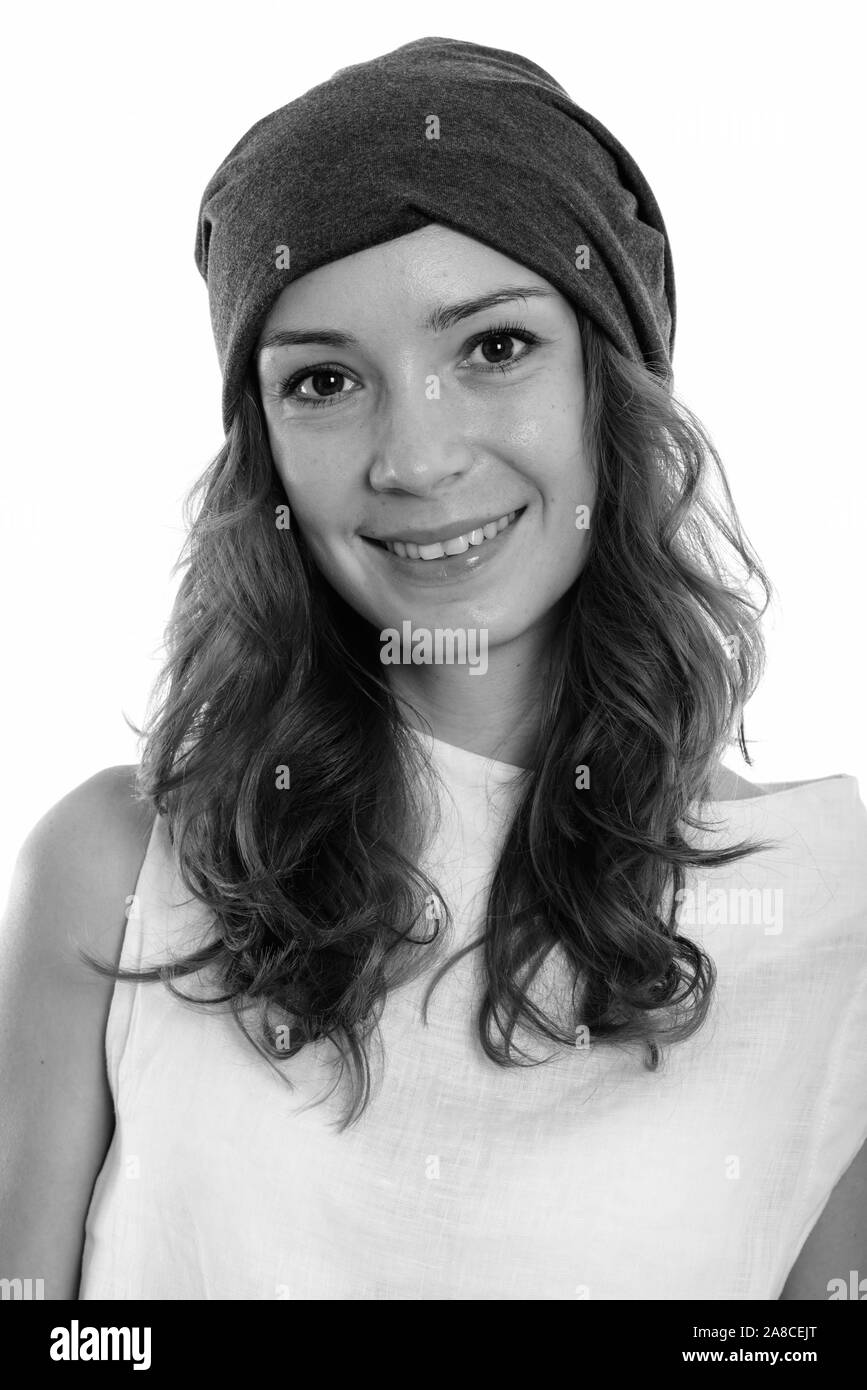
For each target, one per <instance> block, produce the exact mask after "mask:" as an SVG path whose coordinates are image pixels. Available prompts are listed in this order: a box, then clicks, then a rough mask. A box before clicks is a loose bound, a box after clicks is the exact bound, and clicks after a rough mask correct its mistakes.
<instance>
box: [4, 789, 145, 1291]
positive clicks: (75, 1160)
mask: <svg viewBox="0 0 867 1390" xmlns="http://www.w3.org/2000/svg"><path fill="white" fill-rule="evenodd" d="M134 774H135V768H134V767H111V768H106V769H104V770H103V771H102V772H98V773H97V774H96V775H95V776H94V777H91V778H89V779H88V781H86V782H83V783H82V784H81V785H80V786H79V787H76V788H75V789H74V790H73V791H71V792H69V794H68V795H67V796H65V797H63V799H62V800H61V801H59V802H58V803H57V804H56V805H55V806H54V807H52V809H51V810H50V811H48V813H47V814H46V815H45V816H43V818H42V819H41V820H40V821H39V822H38V824H37V825H36V826H35V827H34V828H33V830H32V831H31V832H30V834H29V835H28V837H27V839H26V840H25V842H24V844H23V846H22V847H21V850H20V852H19V855H18V859H17V861H16V865H15V871H14V874H13V879H12V886H11V890H10V895H9V902H8V905H7V908H6V912H5V913H4V916H3V919H2V922H0V1279H9V1280H11V1279H33V1280H36V1279H41V1280H43V1281H44V1296H45V1297H46V1298H50V1299H67V1298H76V1297H77V1296H78V1281H79V1272H80V1264H81V1255H82V1247H83V1243H84V1222H85V1217H86V1215H87V1209H88V1205H89V1203H90V1197H91V1193H92V1190H93V1185H94V1182H95V1180H96V1177H97V1174H98V1173H99V1169H100V1167H101V1165H102V1162H103V1159H104V1157H105V1153H106V1150H107V1148H108V1144H109V1142H110V1140H111V1135H112V1131H113V1126H114V1111H113V1107H112V1101H111V1094H110V1091H109V1088H108V1078H107V1074H106V1064H105V1027H106V1020H107V1017H108V1010H109V1005H110V1003H111V995H112V989H113V984H114V982H113V981H112V980H111V979H105V978H103V977H102V976H100V975H98V974H97V973H96V972H95V971H94V970H92V969H90V968H89V967H87V966H86V965H85V964H84V962H82V961H80V960H79V958H78V957H77V955H76V946H78V945H81V946H84V947H85V948H86V949H88V950H90V951H91V952H92V953H93V954H94V955H96V956H97V957H99V958H100V959H104V960H108V961H110V962H111V963H112V964H116V963H117V961H118V958H119V955H120V949H121V945H122V941H123V933H124V928H125V925H126V906H125V899H126V897H128V895H130V894H131V893H132V892H133V890H134V888H135V884H136V879H137V877H138V873H139V869H140V867H141V864H142V860H143V858H144V854H145V850H146V848H147V841H148V837H149V834H150V831H151V828H152V825H153V819H154V813H153V812H152V811H151V810H150V808H149V807H147V806H144V805H142V804H141V803H138V802H135V801H133V799H132V782H133V777H134ZM4 1287H5V1286H4Z"/></svg>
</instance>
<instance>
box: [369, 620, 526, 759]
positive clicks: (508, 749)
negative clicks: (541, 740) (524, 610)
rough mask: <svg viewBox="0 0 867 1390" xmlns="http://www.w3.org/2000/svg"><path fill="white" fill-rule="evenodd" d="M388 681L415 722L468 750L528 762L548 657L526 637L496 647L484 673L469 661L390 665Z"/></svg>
mask: <svg viewBox="0 0 867 1390" xmlns="http://www.w3.org/2000/svg"><path fill="white" fill-rule="evenodd" d="M387 669H388V673H389V685H390V687H391V690H392V693H393V694H394V695H395V696H396V698H397V699H398V701H399V702H400V704H401V706H402V709H403V713H404V717H405V718H406V720H407V722H408V723H409V724H411V725H412V726H413V727H414V728H417V729H419V730H421V731H422V732H427V731H428V730H429V731H430V733H432V734H433V736H434V738H438V739H440V740H442V742H443V743H451V744H453V745H454V746H455V747H456V748H463V749H465V750H466V751H467V752H469V753H479V754H481V756H482V757H485V758H494V759H496V760H497V761H498V762H503V763H511V764H513V766H515V767H529V766H530V765H531V763H532V761H533V757H534V753H535V748H536V742H537V739H538V734H539V720H540V714H541V709H542V701H543V698H544V684H545V673H546V670H547V657H546V654H545V651H544V650H539V649H538V646H537V644H531V643H529V642H528V641H526V640H524V639H521V640H516V641H515V642H510V643H507V644H505V645H504V646H501V647H497V648H495V649H491V650H490V651H489V653H488V668H487V670H486V671H485V672H484V674H478V675H475V674H471V673H470V670H469V668H468V667H467V666H457V665H456V666H450V665H427V666H390V667H388V668H387Z"/></svg>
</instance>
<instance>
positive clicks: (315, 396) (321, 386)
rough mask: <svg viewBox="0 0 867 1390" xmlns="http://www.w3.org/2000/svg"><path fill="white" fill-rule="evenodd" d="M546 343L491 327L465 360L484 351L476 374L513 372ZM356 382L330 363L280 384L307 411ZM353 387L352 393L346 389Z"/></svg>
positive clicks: (509, 327) (283, 394)
mask: <svg viewBox="0 0 867 1390" xmlns="http://www.w3.org/2000/svg"><path fill="white" fill-rule="evenodd" d="M541 341H542V340H541V338H539V337H538V336H537V335H536V334H535V333H531V332H530V330H529V329H527V328H525V327H524V325H523V324H514V323H510V324H503V325H501V326H500V327H498V328H488V329H486V330H485V332H484V333H477V334H476V336H475V338H473V339H470V341H469V342H468V343H467V344H466V346H465V348H464V352H465V354H467V355H466V356H465V357H464V359H463V360H464V361H469V359H470V357H471V356H472V355H473V353H475V352H478V351H479V350H481V352H482V356H483V361H481V362H476V363H475V364H473V365H474V367H475V370H476V371H482V372H496V371H499V372H509V371H511V370H512V369H513V368H514V367H516V366H517V365H518V364H519V363H520V362H523V360H524V358H525V357H527V356H528V355H529V354H530V353H531V352H532V351H533V348H534V347H535V345H536V344H537V343H540V342H541ZM516 343H523V344H524V351H523V352H521V353H518V354H516V352H515V345H516ZM356 384H357V383H356V382H354V381H353V380H352V379H351V378H350V377H349V375H348V374H347V373H346V372H345V371H342V370H341V369H340V368H339V367H335V366H333V365H332V364H330V363H328V362H323V363H318V364H316V365H315V366H314V365H311V366H307V367H302V368H301V369H300V370H299V371H297V372H294V373H293V374H292V376H290V377H288V378H287V379H286V380H285V381H282V382H280V383H279V384H278V387H277V395H278V397H279V398H280V400H290V401H292V402H294V403H295V404H297V405H301V406H302V407H304V408H307V407H312V408H313V409H317V408H321V407H322V406H332V405H337V404H339V402H340V401H341V400H343V399H345V398H346V397H347V396H352V395H355V389H354V388H355V386H356ZM345 387H350V388H351V389H350V390H345V389H344V388H345Z"/></svg>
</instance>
